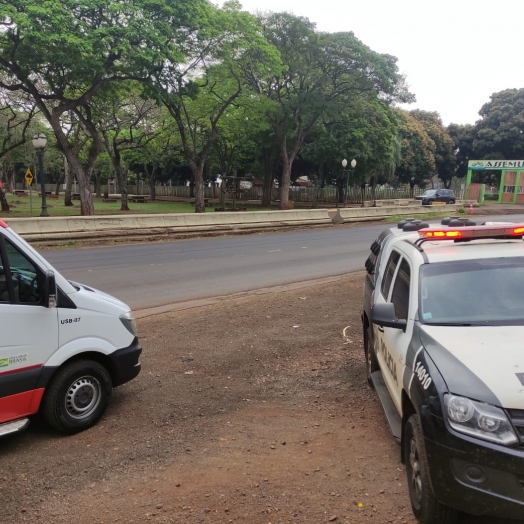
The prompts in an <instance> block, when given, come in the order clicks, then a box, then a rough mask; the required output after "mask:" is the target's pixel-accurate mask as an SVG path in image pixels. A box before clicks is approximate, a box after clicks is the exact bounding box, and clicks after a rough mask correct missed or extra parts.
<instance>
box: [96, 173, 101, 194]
mask: <svg viewBox="0 0 524 524" xmlns="http://www.w3.org/2000/svg"><path fill="white" fill-rule="evenodd" d="M95 196H96V197H97V198H100V197H101V196H102V172H101V171H95Z"/></svg>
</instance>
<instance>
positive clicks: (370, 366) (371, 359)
mask: <svg viewBox="0 0 524 524" xmlns="http://www.w3.org/2000/svg"><path fill="white" fill-rule="evenodd" d="M370 335H371V326H367V327H365V328H364V357H365V358H366V378H367V381H368V384H369V385H370V386H371V387H372V388H374V386H373V381H372V380H371V373H374V372H375V371H378V370H379V369H380V368H379V366H378V361H377V357H376V355H375V353H373V351H372V349H371V336H370Z"/></svg>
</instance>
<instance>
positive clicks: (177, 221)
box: [4, 204, 457, 242]
mask: <svg viewBox="0 0 524 524" xmlns="http://www.w3.org/2000/svg"><path fill="white" fill-rule="evenodd" d="M441 207H444V206H439V208H438V209H435V211H437V210H438V211H441V210H442V211H444V209H440V208H441ZM456 208H457V205H451V206H449V205H448V206H445V209H446V211H450V213H453V212H454V211H455V210H456ZM430 209H431V208H428V207H423V206H421V205H420V204H418V205H417V204H415V205H412V204H410V205H402V206H400V205H394V206H384V207H364V208H339V209H291V210H288V211H251V212H242V213H234V212H232V213H227V212H226V213H202V214H196V213H172V214H165V215H103V216H89V217H76V216H75V217H49V218H40V217H33V218H5V219H4V221H5V222H6V223H7V224H8V225H9V226H10V227H12V228H13V229H14V230H15V231H16V232H17V233H18V234H20V235H21V236H22V237H23V238H25V239H26V240H28V241H32V242H34V241H60V242H67V241H71V240H97V239H111V238H117V237H137V236H139V237H144V236H150V237H156V236H163V235H177V234H182V235H184V234H193V235H194V234H199V233H201V234H206V233H208V234H213V233H216V234H220V233H228V232H229V233H231V232H243V231H246V232H247V231H248V230H250V231H252V230H259V229H261V230H263V229H278V228H289V227H293V226H322V225H329V224H333V223H334V224H344V223H346V222H359V221H362V222H365V221H369V220H381V219H383V218H386V217H389V216H392V215H417V214H423V213H427V212H428V211H429V210H430Z"/></svg>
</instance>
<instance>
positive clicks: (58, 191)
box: [55, 178, 60, 196]
mask: <svg viewBox="0 0 524 524" xmlns="http://www.w3.org/2000/svg"><path fill="white" fill-rule="evenodd" d="M59 194H60V179H59V178H57V179H56V186H55V195H56V196H58V195H59Z"/></svg>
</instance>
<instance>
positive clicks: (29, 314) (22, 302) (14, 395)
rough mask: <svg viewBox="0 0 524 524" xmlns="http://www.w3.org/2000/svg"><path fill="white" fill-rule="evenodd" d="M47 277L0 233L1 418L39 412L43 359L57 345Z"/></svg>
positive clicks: (55, 315)
mask: <svg viewBox="0 0 524 524" xmlns="http://www.w3.org/2000/svg"><path fill="white" fill-rule="evenodd" d="M42 278H43V272H42V271H41V270H40V269H39V268H38V267H37V266H36V265H35V264H34V263H33V262H32V261H31V260H29V259H28V258H27V257H26V256H25V254H24V253H22V252H21V251H20V250H19V249H18V248H17V247H16V246H15V245H13V244H12V243H10V242H9V241H8V240H7V239H6V238H4V237H3V236H2V235H1V234H0V423H1V422H5V421H7V420H13V419H16V418H20V417H23V416H25V415H28V414H30V413H31V412H34V406H35V403H36V406H38V403H39V401H40V397H41V395H42V393H43V389H41V390H37V388H38V379H39V378H40V376H41V374H42V363H43V362H45V361H46V360H47V359H48V358H49V357H50V356H51V354H52V353H53V352H55V351H56V349H57V347H58V316H57V309H56V308H54V307H52V308H47V307H45V306H44V305H43V300H42V299H43V294H42ZM35 395H36V396H35ZM37 397H38V398H37Z"/></svg>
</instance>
